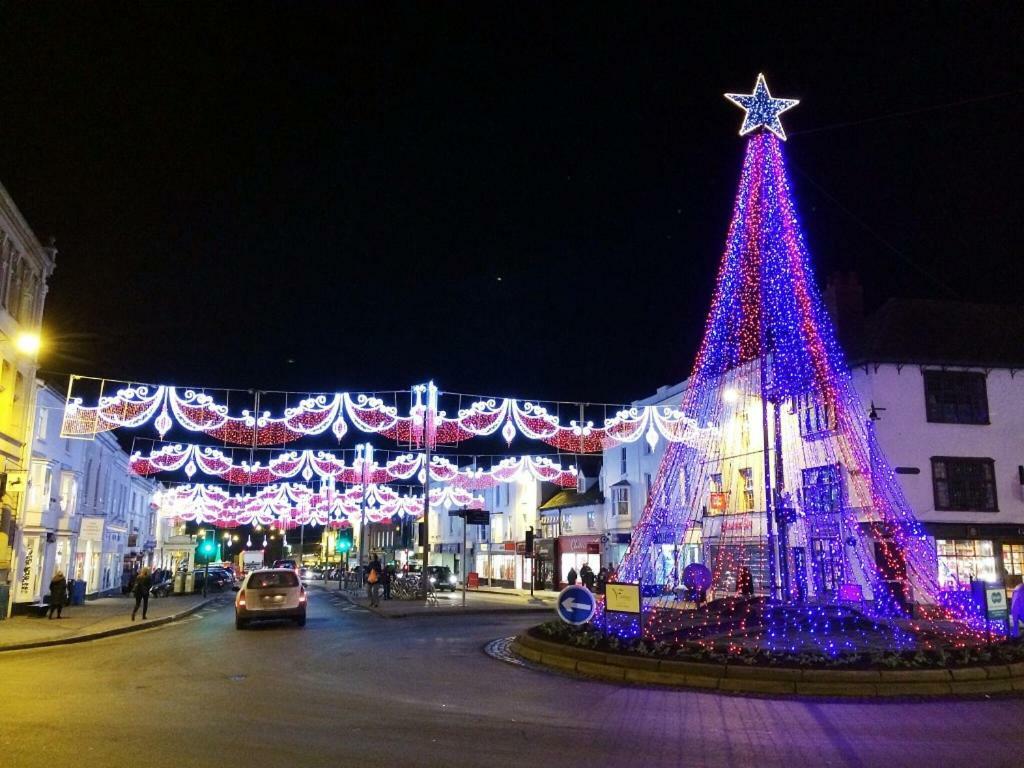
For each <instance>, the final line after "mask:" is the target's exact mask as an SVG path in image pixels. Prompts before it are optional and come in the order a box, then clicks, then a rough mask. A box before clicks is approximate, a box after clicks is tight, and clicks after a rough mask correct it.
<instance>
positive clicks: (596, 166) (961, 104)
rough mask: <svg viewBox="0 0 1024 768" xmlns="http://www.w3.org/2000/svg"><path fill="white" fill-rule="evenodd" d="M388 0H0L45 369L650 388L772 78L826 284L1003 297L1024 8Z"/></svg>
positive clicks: (1017, 274)
mask: <svg viewBox="0 0 1024 768" xmlns="http://www.w3.org/2000/svg"><path fill="white" fill-rule="evenodd" d="M211 5H212V6H214V7H210V6H211ZM379 5H380V4H378V3H349V4H342V3H331V4H322V5H321V4H309V3H304V4H296V3H278V4H269V3H241V4H237V5H231V4H226V3H216V4H187V3H178V2H175V3H159V4H157V3H127V4H124V5H114V4H104V3H87V4H83V3H78V4H72V3H42V4H38V3H6V4H4V6H3V7H2V10H0V65H2V68H3V71H2V76H0V181H2V182H3V184H4V185H5V186H6V187H7V189H8V191H9V192H10V193H11V195H12V196H13V197H14V199H15V201H16V202H17V204H18V206H19V207H20V208H21V210H22V212H23V213H24V214H25V216H26V218H27V219H28V221H29V223H30V224H31V226H32V227H33V229H34V230H35V231H36V233H37V234H38V235H39V237H40V238H41V239H45V238H46V237H47V236H50V235H52V236H54V237H56V239H57V247H58V248H59V250H60V254H59V256H58V263H57V271H56V273H55V275H54V277H53V279H52V281H51V290H50V293H49V296H48V298H47V303H46V314H45V332H46V335H47V337H48V338H50V339H51V340H52V346H51V349H50V351H49V353H48V354H47V355H46V356H44V358H43V361H42V363H43V365H44V367H45V368H47V369H49V370H52V371H64V372H72V371H73V372H78V373H84V374H91V375H99V376H107V377H111V378H123V379H131V380H142V381H157V382H161V383H176V384H188V385H204V386H229V387H241V388H250V387H255V388H268V389H288V390H303V391H310V390H329V391H333V390H342V389H348V390H372V389H405V388H407V387H408V386H409V385H411V384H412V383H414V382H418V381H423V380H426V379H428V378H433V379H434V380H435V381H437V382H438V384H439V386H440V387H441V388H442V389H445V390H448V391H457V392H468V393H486V394H496V395H511V396H517V397H533V398H539V399H563V400H577V399H580V400H586V401H591V402H625V401H629V400H632V399H634V398H637V397H642V396H644V395H646V394H649V393H650V392H652V391H653V390H654V389H655V388H656V387H657V386H658V385H659V384H668V383H673V382H676V381H678V380H680V379H682V378H684V377H685V376H686V375H687V374H688V372H689V368H690V366H691V365H692V361H693V357H694V353H695V350H696V345H697V343H698V341H699V337H700V332H701V330H702V327H703V322H704V317H705V314H706V312H707V308H708V306H709V303H710V292H711V288H712V285H713V282H714V275H715V269H716V266H717V262H718V260H719V257H720V255H721V251H722V247H723V243H724V238H725V232H726V227H727V225H728V220H729V216H730V212H731V206H732V201H733V196H734V194H735V187H736V182H737V177H738V171H739V166H740V162H741V159H742V153H743V145H744V142H743V139H741V138H739V137H738V136H737V131H738V128H739V125H740V123H741V119H742V112H741V111H740V110H739V109H737V108H736V107H734V106H733V105H731V104H730V103H728V102H727V101H726V100H725V99H724V98H722V93H723V92H725V91H733V92H740V93H749V92H750V90H751V89H752V87H753V85H754V80H755V77H756V75H757V73H758V72H759V71H763V72H764V73H765V74H766V77H767V80H768V85H769V87H770V88H771V89H772V92H773V94H774V95H776V96H781V97H790V98H799V99H801V100H802V103H801V104H800V105H799V106H798V107H796V108H795V109H793V110H791V111H790V112H788V113H787V114H785V115H784V116H783V123H784V125H785V126H786V129H787V131H788V132H789V135H790V140H789V141H788V143H787V145H786V153H787V157H788V162H789V168H790V172H791V174H792V178H793V182H794V188H795V189H794V191H795V195H796V198H797V201H798V206H799V211H800V214H801V216H802V220H803V223H804V226H805V229H806V234H807V240H808V243H809V246H810V249H811V253H812V256H813V258H814V261H815V264H816V267H817V272H818V276H819V279H822V280H823V278H824V276H825V275H827V274H828V273H830V272H832V271H833V270H836V269H844V270H850V269H852V270H857V271H858V272H859V273H860V276H861V280H862V282H863V283H864V286H865V290H866V294H867V301H868V304H869V306H872V307H874V306H877V305H878V304H880V303H881V302H882V301H884V300H885V299H886V298H888V297H891V296H900V297H907V296H922V297H937V298H942V297H947V298H959V299H964V300H972V301H986V302H997V303H1024V302H1021V301H1020V294H1021V292H1022V291H1024V267H1022V266H1021V262H1022V256H1024V247H1022V246H1024V242H1022V236H1021V224H1022V212H1021V199H1020V194H1019V185H1020V182H1019V175H1020V172H1021V168H1022V167H1024V153H1022V151H1021V136H1020V133H1021V125H1022V122H1024V121H1022V118H1024V90H1022V86H1021V78H1020V75H1021V72H1024V60H1022V59H1024V56H1022V53H1021V49H1022V46H1021V40H1022V39H1024V34H1022V33H1024V25H1022V23H1021V22H1022V20H1024V18H1022V17H1024V14H1022V11H1021V8H1022V6H1021V4H1019V3H1005V4H998V3H899V4H894V3H891V2H886V3H879V4H871V3H864V2H859V3H850V4H838V3H824V4H819V3H808V4H800V5H795V4H794V5H790V6H787V5H786V4H779V3H762V4H759V5H754V6H745V5H735V4H729V3H715V4H711V3H702V4H694V3H690V4H682V3H680V4H674V5H672V6H669V5H668V4H662V5H658V6H654V5H649V6H648V5H642V4H634V3H626V4H622V5H621V6H618V7H617V8H614V9H612V8H610V7H609V6H607V5H601V6H600V7H601V8H602V9H603V10H600V11H599V10H596V9H597V8H598V6H599V4H594V3H585V4H581V5H579V6H575V7H573V6H569V5H566V4H563V3H559V4H557V6H558V9H557V10H555V9H554V8H553V7H552V6H554V5H556V4H550V3H544V4H533V3H517V4H515V6H514V7H511V6H510V7H508V8H507V9H506V10H502V6H501V5H499V4H493V3H486V4H465V5H462V6H448V5H445V4H440V3H422V4H420V5H419V6H405V7H403V8H401V9H397V8H395V7H389V8H388V9H381V8H380V7H379ZM894 9H895V10H894ZM474 11H476V12H475V13H474Z"/></svg>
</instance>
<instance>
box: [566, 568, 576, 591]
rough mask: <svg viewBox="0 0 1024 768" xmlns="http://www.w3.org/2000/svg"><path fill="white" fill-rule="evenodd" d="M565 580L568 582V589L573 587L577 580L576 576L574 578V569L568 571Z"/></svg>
mask: <svg viewBox="0 0 1024 768" xmlns="http://www.w3.org/2000/svg"><path fill="white" fill-rule="evenodd" d="M565 578H566V580H567V581H568V582H569V586H570V587H571V586H573V585H574V584H575V583H576V578H577V576H576V569H575V568H570V569H569V573H568V574H566V577H565Z"/></svg>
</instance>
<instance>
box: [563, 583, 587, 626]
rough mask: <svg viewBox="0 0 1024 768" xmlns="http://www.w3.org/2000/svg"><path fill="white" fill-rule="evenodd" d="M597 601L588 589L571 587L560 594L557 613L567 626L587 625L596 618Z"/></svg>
mask: <svg viewBox="0 0 1024 768" xmlns="http://www.w3.org/2000/svg"><path fill="white" fill-rule="evenodd" d="M595 608H597V600H596V599H595V598H594V596H593V594H591V592H590V590H589V589H587V588H586V587H579V586H575V585H570V586H568V587H566V588H565V589H563V590H562V591H561V592H559V593H558V603H557V604H556V605H555V612H556V613H557V614H558V618H560V619H561V620H562V621H564V622H565V623H566V624H573V625H576V626H578V625H580V624H586V623H587V622H588V621H590V619H591V618H592V617H593V616H594V609H595Z"/></svg>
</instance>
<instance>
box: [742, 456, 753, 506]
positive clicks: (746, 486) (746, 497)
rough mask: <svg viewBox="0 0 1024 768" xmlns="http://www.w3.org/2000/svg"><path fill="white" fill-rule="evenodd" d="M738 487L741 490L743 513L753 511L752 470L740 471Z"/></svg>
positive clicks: (744, 468)
mask: <svg viewBox="0 0 1024 768" xmlns="http://www.w3.org/2000/svg"><path fill="white" fill-rule="evenodd" d="M740 486H741V487H742V488H743V511H744V512H753V511H754V470H753V469H751V468H750V467H743V468H742V469H741V470H740Z"/></svg>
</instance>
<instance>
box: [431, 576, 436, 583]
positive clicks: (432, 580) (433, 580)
mask: <svg viewBox="0 0 1024 768" xmlns="http://www.w3.org/2000/svg"><path fill="white" fill-rule="evenodd" d="M430 583H431V584H437V579H435V578H434V577H433V576H431V577H430Z"/></svg>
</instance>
